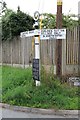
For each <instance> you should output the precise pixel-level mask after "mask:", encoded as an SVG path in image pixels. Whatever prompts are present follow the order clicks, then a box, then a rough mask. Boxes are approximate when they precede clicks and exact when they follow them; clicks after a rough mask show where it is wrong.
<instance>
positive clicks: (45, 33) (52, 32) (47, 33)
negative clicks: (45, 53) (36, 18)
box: [20, 29, 66, 40]
mask: <svg viewBox="0 0 80 120" xmlns="http://www.w3.org/2000/svg"><path fill="white" fill-rule="evenodd" d="M34 35H39V36H40V40H47V39H53V40H55V39H66V29H41V30H39V29H37V30H32V31H26V32H22V33H21V35H20V36H21V38H24V37H30V36H34Z"/></svg>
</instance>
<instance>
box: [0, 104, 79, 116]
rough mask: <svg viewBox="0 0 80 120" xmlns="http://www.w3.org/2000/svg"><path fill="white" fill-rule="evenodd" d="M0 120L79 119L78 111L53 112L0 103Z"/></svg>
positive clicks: (51, 110) (52, 110)
mask: <svg viewBox="0 0 80 120" xmlns="http://www.w3.org/2000/svg"><path fill="white" fill-rule="evenodd" d="M1 108H2V109H1ZM0 111H1V112H0V116H1V114H2V118H79V112H80V111H79V110H54V109H40V108H29V107H23V106H12V105H9V104H3V103H0Z"/></svg>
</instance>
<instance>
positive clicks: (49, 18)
mask: <svg viewBox="0 0 80 120" xmlns="http://www.w3.org/2000/svg"><path fill="white" fill-rule="evenodd" d="M75 26H78V21H77V20H74V19H73V18H72V16H70V15H64V14H63V15H62V27H65V28H73V27H75ZM42 28H47V29H53V28H56V15H53V14H48V13H44V14H43V20H42Z"/></svg>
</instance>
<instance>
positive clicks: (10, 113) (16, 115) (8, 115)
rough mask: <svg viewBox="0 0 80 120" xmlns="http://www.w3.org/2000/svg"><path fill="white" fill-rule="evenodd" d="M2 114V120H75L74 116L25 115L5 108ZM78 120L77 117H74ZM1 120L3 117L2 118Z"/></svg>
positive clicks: (0, 111) (1, 111)
mask: <svg viewBox="0 0 80 120" xmlns="http://www.w3.org/2000/svg"><path fill="white" fill-rule="evenodd" d="M1 113H2V118H73V116H68V117H67V116H58V115H42V114H35V113H25V112H20V111H14V110H9V109H5V108H2V110H1V108H0V116H1ZM74 117H75V118H77V116H74ZM0 120H1V117H0Z"/></svg>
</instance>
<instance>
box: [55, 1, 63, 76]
mask: <svg viewBox="0 0 80 120" xmlns="http://www.w3.org/2000/svg"><path fill="white" fill-rule="evenodd" d="M56 28H57V29H61V28H62V0H57V16H56ZM56 75H57V76H58V77H60V76H61V75H62V39H57V40H56Z"/></svg>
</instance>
